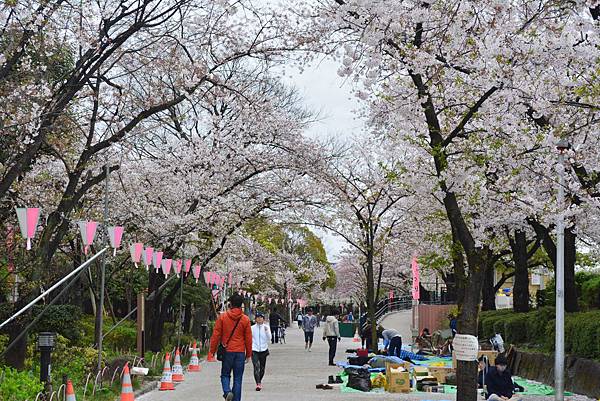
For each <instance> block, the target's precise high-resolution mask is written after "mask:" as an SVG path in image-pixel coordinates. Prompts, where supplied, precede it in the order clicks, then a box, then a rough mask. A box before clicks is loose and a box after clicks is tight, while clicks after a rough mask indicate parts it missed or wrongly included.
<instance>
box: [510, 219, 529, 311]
mask: <svg viewBox="0 0 600 401" xmlns="http://www.w3.org/2000/svg"><path fill="white" fill-rule="evenodd" d="M509 242H510V247H511V250H512V258H513V262H514V264H515V285H514V288H513V309H514V311H515V312H529V270H528V268H527V267H528V266H527V237H526V235H525V232H524V231H520V230H518V231H515V238H514V240H513V239H511V240H510V241H509Z"/></svg>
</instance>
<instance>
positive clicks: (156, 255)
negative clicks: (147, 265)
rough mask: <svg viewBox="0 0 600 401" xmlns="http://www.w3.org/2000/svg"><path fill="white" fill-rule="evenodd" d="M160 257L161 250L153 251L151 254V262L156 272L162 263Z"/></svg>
mask: <svg viewBox="0 0 600 401" xmlns="http://www.w3.org/2000/svg"><path fill="white" fill-rule="evenodd" d="M162 257H163V253H162V252H161V251H154V253H153V254H152V264H153V265H154V270H155V271H156V272H157V273H158V269H160V268H161V265H162Z"/></svg>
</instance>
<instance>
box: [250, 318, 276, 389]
mask: <svg viewBox="0 0 600 401" xmlns="http://www.w3.org/2000/svg"><path fill="white" fill-rule="evenodd" d="M269 342H271V329H270V328H269V325H268V324H265V315H263V314H262V313H260V312H259V313H257V314H256V323H255V324H254V325H253V326H252V365H254V380H255V381H256V391H260V390H262V379H263V377H264V375H265V367H266V366H267V356H268V355H269Z"/></svg>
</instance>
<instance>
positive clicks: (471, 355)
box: [452, 334, 479, 361]
mask: <svg viewBox="0 0 600 401" xmlns="http://www.w3.org/2000/svg"><path fill="white" fill-rule="evenodd" d="M452 346H453V347H454V352H455V353H456V359H457V360H458V361H476V360H477V354H478V352H479V341H478V340H477V337H475V336H471V335H468V334H457V335H456V336H455V337H454V340H453V341H452Z"/></svg>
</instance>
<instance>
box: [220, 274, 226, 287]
mask: <svg viewBox="0 0 600 401" xmlns="http://www.w3.org/2000/svg"><path fill="white" fill-rule="evenodd" d="M223 286H225V276H222V277H221V285H220V287H223Z"/></svg>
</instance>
